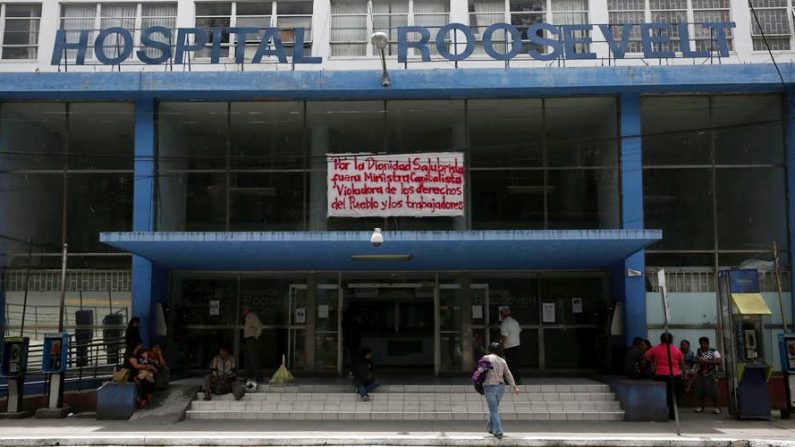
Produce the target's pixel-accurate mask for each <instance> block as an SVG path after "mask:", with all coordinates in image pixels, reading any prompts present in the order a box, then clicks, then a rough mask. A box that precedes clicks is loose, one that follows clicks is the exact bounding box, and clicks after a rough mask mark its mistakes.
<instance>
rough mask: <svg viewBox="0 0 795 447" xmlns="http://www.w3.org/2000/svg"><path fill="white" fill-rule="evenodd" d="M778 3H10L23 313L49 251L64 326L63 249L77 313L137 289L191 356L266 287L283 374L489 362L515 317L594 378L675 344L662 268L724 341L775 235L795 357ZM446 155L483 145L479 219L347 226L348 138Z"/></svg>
mask: <svg viewBox="0 0 795 447" xmlns="http://www.w3.org/2000/svg"><path fill="white" fill-rule="evenodd" d="M753 3H754V4H753V8H751V7H750V6H749V5H750V3H749V2H748V1H746V0H590V1H589V0H296V1H293V0H273V1H262V0H252V1H249V0H245V1H244V0H238V1H205V0H171V1H168V0H157V1H153V0H138V1H129V0H103V1H95V2H87V1H84V0H80V1H77V0H46V1H33V0H28V1H16V0H4V1H0V59H1V60H0V237H2V240H1V241H0V247H2V250H0V251H1V253H0V256H2V257H0V261H2V264H0V265H2V266H3V268H4V279H5V280H4V282H3V294H0V297H2V299H3V301H2V303H3V306H0V309H2V312H7V315H5V319H6V320H7V323H8V324H7V326H6V331H7V333H8V334H12V333H14V332H15V331H18V330H19V327H18V326H19V322H18V313H19V310H18V309H19V305H20V304H21V303H22V296H23V289H24V278H25V270H26V267H27V266H28V265H29V264H31V265H32V270H31V272H30V278H31V279H30V282H29V292H28V295H29V297H28V299H29V303H31V305H35V306H39V307H40V309H41V312H42V313H43V314H44V315H50V317H47V316H43V317H41V318H40V319H39V320H38V321H37V322H36V323H35V324H36V326H37V327H39V328H40V330H38V332H37V333H36V334H34V333H30V334H29V335H31V336H34V337H35V336H38V335H39V334H40V333H43V332H46V331H48V328H49V331H51V330H52V328H51V326H52V322H53V319H52V318H51V314H48V313H47V312H44V310H45V309H47V306H49V305H57V300H58V297H59V293H58V290H59V289H60V280H59V268H60V265H61V249H62V246H63V244H64V243H66V244H67V246H68V257H67V258H68V279H69V283H68V287H67V291H68V293H67V304H69V305H74V306H77V304H78V300H80V299H81V300H84V301H85V303H84V306H93V308H94V309H95V313H96V315H95V318H97V320H99V319H101V316H102V314H103V313H104V312H105V310H103V309H107V307H103V306H106V304H107V303H108V301H110V309H109V310H108V311H109V312H112V311H113V309H114V308H116V309H118V308H123V307H127V308H129V312H128V314H127V315H128V316H132V315H135V316H139V317H141V318H142V320H143V328H144V331H143V332H144V337H145V339H146V340H147V342H152V341H154V340H156V339H157V340H161V341H163V342H164V343H165V344H166V345H167V348H168V349H169V350H170V352H171V354H170V356H171V357H172V358H173V360H172V363H173V364H174V365H176V368H178V369H180V368H181V369H185V370H189V369H193V368H203V365H205V364H206V363H207V362H208V359H209V356H210V355H211V354H212V353H213V352H214V351H215V349H217V346H218V344H219V343H226V344H229V345H231V346H233V347H235V349H237V348H238V346H239V344H240V331H239V330H238V329H239V324H240V313H241V311H242V309H243V308H244V307H246V306H251V307H253V308H254V310H255V311H256V312H257V313H258V314H259V316H260V318H261V319H262V320H263V321H264V322H265V324H266V325H267V329H266V331H265V334H266V336H265V337H263V338H262V339H261V342H262V349H263V353H264V354H263V355H265V356H266V358H267V359H269V361H268V363H269V364H274V365H275V364H276V363H277V361H278V359H279V358H280V357H281V355H286V356H287V359H288V362H289V364H290V366H291V367H292V369H293V370H296V371H306V372H312V373H320V372H329V373H339V372H342V370H343V364H344V362H345V355H346V354H345V351H346V347H347V346H348V344H347V342H346V338H347V340H348V341H350V339H351V338H352V337H354V338H355V337H361V344H367V345H369V346H371V347H373V348H374V350H375V351H376V353H377V354H376V356H377V358H376V361H377V362H378V363H379V364H381V365H384V366H385V367H387V368H392V369H394V370H395V371H402V372H405V373H406V374H412V375H429V374H446V373H455V372H462V371H468V370H470V369H471V365H472V362H473V359H474V358H476V356H477V354H478V352H480V350H481V349H482V348H483V346H484V345H485V343H487V342H488V341H489V340H495V337H497V336H498V331H497V327H498V320H497V316H498V309H499V307H500V306H510V307H511V309H512V311H513V315H514V316H515V317H516V318H517V319H518V320H519V322H520V323H521V324H522V326H523V332H522V347H523V349H524V353H525V355H524V365H523V366H524V368H526V369H527V370H537V371H540V372H542V373H551V372H554V371H561V370H566V371H575V372H578V371H589V370H596V369H602V368H603V367H608V366H610V365H611V364H615V362H616V358H615V357H614V356H613V352H614V351H616V350H617V349H616V348H618V347H621V346H625V345H626V344H627V343H629V342H630V341H631V340H632V338H633V337H635V336H641V337H648V338H650V339H652V340H654V339H655V338H656V337H657V336H658V334H659V333H660V331H661V330H662V315H663V313H662V310H661V308H660V307H661V306H660V299H659V295H658V293H657V288H656V275H654V274H652V273H654V272H656V271H657V270H658V269H659V268H665V269H666V272H667V275H668V276H667V278H668V288H669V291H670V301H671V311H672V322H671V323H672V326H671V327H672V331H673V332H674V334H675V335H676V336H677V338H688V339H690V340H691V341H695V339H697V338H698V337H699V336H702V335H706V336H709V337H710V338H711V339H712V340H716V339H717V338H718V337H717V330H718V328H719V327H720V324H721V317H720V312H719V309H720V303H719V299H718V293H717V271H719V270H720V269H722V268H725V267H737V266H741V265H749V263H750V264H751V265H754V266H762V267H767V266H768V265H770V264H771V263H770V261H771V260H772V242H776V243H777V245H778V249H779V250H780V261H781V264H782V268H783V270H784V271H783V273H782V276H783V284H782V286H783V289H784V294H783V297H784V312H783V313H784V315H782V312H781V311H780V310H779V304H778V296H777V294H776V293H775V292H776V286H775V284H776V283H775V279H774V275H773V274H772V273H770V271H769V270H763V271H762V274H761V284H762V292H763V295H764V296H765V298H766V299H768V300H769V301H770V308H771V310H772V311H773V315H772V316H770V317H766V320H765V322H766V324H767V326H766V327H767V329H766V330H767V332H768V333H767V336H766V337H765V342H766V343H767V346H766V347H764V348H763V350H764V352H765V353H766V354H765V355H766V356H767V357H768V359H767V360H768V361H769V362H771V363H772V362H776V363H777V362H778V360H776V359H775V357H776V356H775V355H774V353H775V352H776V351H775V346H774V345H773V343H774V337H773V334H775V333H777V332H780V330H781V327H782V318H785V319H787V321H789V322H792V317H793V310H792V309H793V306H792V298H791V295H790V290H791V289H792V287H793V284H792V279H791V276H790V274H789V266H791V265H792V264H793V262H792V261H793V258H792V256H793V255H792V251H791V243H792V238H793V231H794V230H793V228H795V227H793V225H792V222H791V220H790V219H791V216H792V214H793V211H795V190H793V186H792V185H793V184H794V183H793V181H792V179H791V175H792V169H793V168H795V143H794V142H793V141H795V139H793V138H794V136H793V135H794V134H793V132H795V124H793V121H792V117H793V113H795V100H793V98H792V96H791V94H790V90H791V89H792V83H793V82H795V65H793V57H795V47H793V45H794V43H793V34H794V33H793V26H794V24H793V22H794V17H795V16H793V9H792V6H793V5H792V4H791V2H790V0H764V1H761V0H755V1H754V2H753ZM376 32H383V33H386V35H387V37H388V42H387V43H386V45H385V47H384V49H383V62H382V58H381V56H382V53H381V51H380V50H379V48H378V47H377V46H376V45H374V44H373V43H372V42H371V39H370V37H371V35H372V34H373V33H376ZM382 63H383V65H382ZM384 74H386V76H388V79H389V84H388V85H384V84H385V83H384V82H383V80H384V78H383V77H384ZM436 152H457V153H461V154H463V160H464V161H463V164H464V168H465V174H464V178H465V181H464V185H465V186H464V190H463V193H462V194H463V200H464V209H463V212H462V213H460V214H459V215H456V216H451V217H450V216H448V217H444V216H438V217H427V216H426V217H395V216H391V217H358V218H351V217H329V213H328V211H329V206H328V198H329V187H328V186H329V184H328V171H327V167H328V163H327V162H328V156H329V154H359V153H375V154H386V155H394V156H396V157H398V156H400V154H417V153H419V154H422V153H436ZM376 227H378V228H381V229H382V230H383V235H384V239H385V241H384V243H383V244H382V245H381V246H380V247H374V246H372V245H371V244H370V235H371V233H372V231H373V229H374V228H376ZM29 240H30V241H31V245H30V246H31V247H32V255H31V256H29V255H28V241H29ZM29 259H31V260H32V263H29V262H28V260H29ZM68 309H71V310H70V312H71V311H72V310H74V308H68ZM161 310H163V312H162V314H163V316H164V317H165V318H159V317H158V315H159V314H160V313H161ZM29 318H30V317H29ZM31 321H32V320H30V319H28V324H29V325H30V324H33V323H31ZM54 321H56V322H57V319H55V320H54ZM353 322H355V323H353ZM67 323H68V318H67ZM48 325H49V326H48ZM56 326H57V324H56ZM158 326H160V327H158ZM68 327H69V324H67V328H68ZM351 328H353V329H351ZM31 330H32V329H31ZM354 331H355V332H356V333H357V334H356V335H353V336H351V334H352V333H353V332H354ZM346 332H348V334H349V336H347V337H346V335H345V333H346ZM26 335H28V334H26ZM721 344H722V341H720V340H719V341H717V345H718V347H719V348H722V346H721Z"/></svg>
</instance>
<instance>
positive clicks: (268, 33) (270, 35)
mask: <svg viewBox="0 0 795 447" xmlns="http://www.w3.org/2000/svg"><path fill="white" fill-rule="evenodd" d="M271 40H273V49H272V50H271V49H270V41H271ZM262 56H276V58H277V59H279V62H281V63H283V64H286V63H287V56H285V54H284V45H282V39H281V38H280V37H279V30H278V29H277V28H267V29H265V33H264V34H263V35H262V40H261V41H260V43H259V47H257V52H256V53H255V54H254V58H253V59H251V63H252V64H259V63H260V61H261V60H262Z"/></svg>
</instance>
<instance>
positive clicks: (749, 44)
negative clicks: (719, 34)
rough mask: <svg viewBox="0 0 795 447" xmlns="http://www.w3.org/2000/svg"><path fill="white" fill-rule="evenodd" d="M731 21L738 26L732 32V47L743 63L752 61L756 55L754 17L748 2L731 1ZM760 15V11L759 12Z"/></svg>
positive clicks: (741, 0) (745, 0)
mask: <svg viewBox="0 0 795 447" xmlns="http://www.w3.org/2000/svg"><path fill="white" fill-rule="evenodd" d="M730 6H731V20H732V21H734V23H736V24H737V27H736V28H734V29H733V30H732V41H733V42H732V43H733V45H732V47H733V48H734V51H735V52H736V53H737V56H738V57H739V58H740V60H741V61H746V60H748V59H750V58H751V57H752V56H753V54H754V42H753V39H752V38H751V30H752V29H753V28H752V27H751V23H752V21H753V16H752V15H751V8H750V7H749V6H748V0H731V4H730ZM757 13H759V10H757Z"/></svg>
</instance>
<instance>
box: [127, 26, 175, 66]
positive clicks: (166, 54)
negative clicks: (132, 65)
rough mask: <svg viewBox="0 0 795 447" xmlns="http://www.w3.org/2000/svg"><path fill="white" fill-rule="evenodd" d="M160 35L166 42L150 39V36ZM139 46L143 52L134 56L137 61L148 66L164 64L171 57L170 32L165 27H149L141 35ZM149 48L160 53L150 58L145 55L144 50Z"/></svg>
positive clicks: (139, 51) (138, 52)
mask: <svg viewBox="0 0 795 447" xmlns="http://www.w3.org/2000/svg"><path fill="white" fill-rule="evenodd" d="M155 33H160V34H162V35H163V37H165V39H166V40H167V41H168V42H158V41H157V40H155V39H153V38H152V34H155ZM141 45H143V46H144V49H143V50H138V51H137V52H136V53H135V54H136V55H137V56H138V59H139V60H140V61H141V62H143V63H145V64H149V65H158V64H162V63H163V62H166V61H167V60H168V59H169V58H170V57H171V30H170V29H168V28H166V27H165V26H150V27H149V28H146V29H145V30H144V31H143V32H142V33H141ZM147 48H151V49H153V50H156V51H160V56H157V57H150V56H147V55H146V49H147Z"/></svg>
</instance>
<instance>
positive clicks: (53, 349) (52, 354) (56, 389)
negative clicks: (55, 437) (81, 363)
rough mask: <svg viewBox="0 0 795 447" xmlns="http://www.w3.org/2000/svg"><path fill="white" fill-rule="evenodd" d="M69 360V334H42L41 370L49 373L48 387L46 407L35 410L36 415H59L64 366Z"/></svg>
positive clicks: (61, 401) (60, 411) (61, 405)
mask: <svg viewBox="0 0 795 447" xmlns="http://www.w3.org/2000/svg"><path fill="white" fill-rule="evenodd" d="M68 362H69V334H67V333H65V332H64V333H60V334H47V335H45V336H44V351H43V352H42V358H41V371H42V372H43V373H45V374H49V375H50V389H49V390H48V396H47V409H44V411H42V409H40V410H39V411H37V412H36V416H37V417H52V414H53V413H57V414H58V415H59V416H60V414H61V413H62V412H63V391H64V390H63V387H64V376H65V375H66V367H67V366H68Z"/></svg>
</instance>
